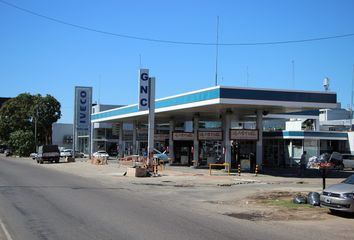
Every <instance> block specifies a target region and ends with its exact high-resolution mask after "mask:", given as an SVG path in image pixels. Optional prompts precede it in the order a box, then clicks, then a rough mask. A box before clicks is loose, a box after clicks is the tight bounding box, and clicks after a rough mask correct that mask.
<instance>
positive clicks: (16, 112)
mask: <svg viewBox="0 0 354 240" xmlns="http://www.w3.org/2000/svg"><path fill="white" fill-rule="evenodd" d="M32 107H33V96H32V95H30V94H29V93H22V94H20V95H18V96H17V97H16V98H12V99H9V100H8V101H6V102H5V103H4V104H3V106H2V107H1V109H0V138H1V139H2V140H3V141H8V140H9V137H10V134H11V133H12V132H14V131H16V130H19V129H21V130H24V131H26V130H30V129H31V125H32V124H31V112H30V109H31V108H32Z"/></svg>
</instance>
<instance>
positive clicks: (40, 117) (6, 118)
mask: <svg viewBox="0 0 354 240" xmlns="http://www.w3.org/2000/svg"><path fill="white" fill-rule="evenodd" d="M60 116H61V111H60V103H59V102H58V101H57V100H56V99H55V98H54V97H53V96H51V95H46V96H45V97H42V96H41V95H40V94H37V95H31V94H29V93H22V94H20V95H18V96H17V97H15V98H12V99H10V100H8V101H6V102H5V103H4V104H3V105H2V107H1V109H0V139H1V140H3V141H9V139H10V135H11V133H14V132H16V131H18V130H22V131H24V132H26V131H32V132H33V134H34V131H35V126H36V127H37V136H36V137H37V139H38V145H39V144H51V142H52V139H51V138H52V124H53V123H54V122H56V121H58V119H59V118H60ZM34 138H35V137H34V136H33V139H34ZM33 148H34V147H33Z"/></svg>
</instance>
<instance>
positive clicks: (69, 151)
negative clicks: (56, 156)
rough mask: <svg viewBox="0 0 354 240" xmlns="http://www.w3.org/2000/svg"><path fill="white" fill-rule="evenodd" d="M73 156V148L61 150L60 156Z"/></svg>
mask: <svg viewBox="0 0 354 240" xmlns="http://www.w3.org/2000/svg"><path fill="white" fill-rule="evenodd" d="M72 156H73V150H72V149H64V150H63V151H61V152H60V157H72Z"/></svg>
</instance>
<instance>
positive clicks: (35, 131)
mask: <svg viewBox="0 0 354 240" xmlns="http://www.w3.org/2000/svg"><path fill="white" fill-rule="evenodd" d="M37 118H38V108H36V114H35V117H34V151H35V152H37V121H38V119H37Z"/></svg>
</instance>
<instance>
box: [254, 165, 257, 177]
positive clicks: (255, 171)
mask: <svg viewBox="0 0 354 240" xmlns="http://www.w3.org/2000/svg"><path fill="white" fill-rule="evenodd" d="M254 173H255V174H256V177H257V174H258V165H256V170H255V172H254Z"/></svg>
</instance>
